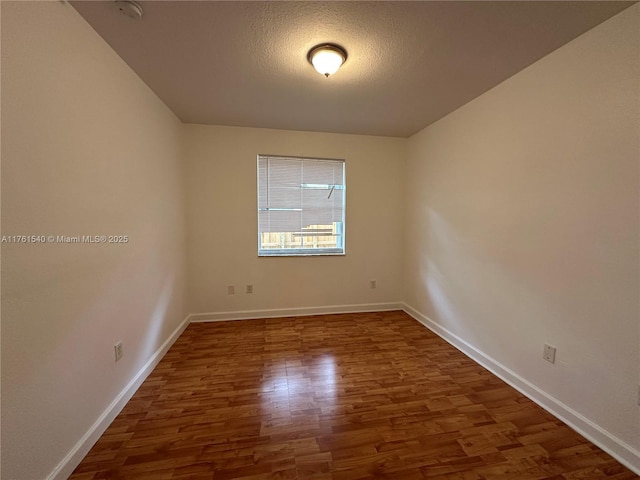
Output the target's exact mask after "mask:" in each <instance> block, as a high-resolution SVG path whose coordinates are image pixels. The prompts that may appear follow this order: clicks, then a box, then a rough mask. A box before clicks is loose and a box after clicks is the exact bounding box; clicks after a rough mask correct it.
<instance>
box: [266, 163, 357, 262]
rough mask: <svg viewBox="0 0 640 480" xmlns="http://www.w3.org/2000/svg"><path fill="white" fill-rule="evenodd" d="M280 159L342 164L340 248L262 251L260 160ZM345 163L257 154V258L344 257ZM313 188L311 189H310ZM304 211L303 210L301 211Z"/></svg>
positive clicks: (272, 249) (273, 249)
mask: <svg viewBox="0 0 640 480" xmlns="http://www.w3.org/2000/svg"><path fill="white" fill-rule="evenodd" d="M268 157H273V158H281V159H292V160H298V161H300V162H301V163H302V162H303V161H304V160H312V161H320V162H322V161H326V162H340V163H342V185H341V188H340V190H342V221H341V222H340V224H341V232H340V233H341V234H340V235H339V238H341V246H340V247H330V248H271V249H263V248H261V247H262V238H261V234H262V232H261V231H260V218H259V217H260V211H261V205H260V160H261V159H263V158H268ZM346 173H347V162H346V159H344V158H322V157H311V156H293V155H272V154H263V153H261V154H258V155H257V156H256V197H257V198H256V200H257V201H256V204H257V212H256V213H257V219H256V220H257V221H256V226H257V230H258V233H257V235H256V238H257V243H258V257H322V256H344V255H346V252H347V250H346V216H347V212H346V210H347V179H346ZM312 188H313V187H312ZM303 211H304V210H303Z"/></svg>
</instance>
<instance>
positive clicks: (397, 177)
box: [185, 125, 405, 313]
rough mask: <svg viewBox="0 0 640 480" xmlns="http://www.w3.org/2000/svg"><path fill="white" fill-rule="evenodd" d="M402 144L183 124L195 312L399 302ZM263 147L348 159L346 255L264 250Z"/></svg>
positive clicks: (265, 150)
mask: <svg viewBox="0 0 640 480" xmlns="http://www.w3.org/2000/svg"><path fill="white" fill-rule="evenodd" d="M404 146H405V141H404V140H402V139H393V138H381V137H367V136H357V135H336V134H327V133H310V132H291V131H282V130H267V129H254V128H235V127H215V126H202V125H186V126H185V148H186V161H187V170H188V174H187V192H188V195H187V196H188V210H187V211H188V225H189V228H188V232H189V233H188V249H187V250H188V258H189V260H188V263H189V296H190V301H189V306H190V308H191V312H192V313H210V312H214V313H215V312H227V311H239V310H240V311H246V310H265V309H282V308H296V307H316V306H333V305H356V304H357V305H361V304H371V303H382V302H398V301H399V300H400V299H401V296H402V295H401V291H402V290H401V278H402V227H403V211H402V202H403V195H402V181H403V175H402V165H403V158H404V152H405V150H404ZM261 153H262V154H275V155H292V156H295V155H300V156H310V157H321V158H344V159H346V181H347V187H346V188H347V210H346V252H347V254H346V255H345V256H334V257H295V258H282V257H279V258H265V257H262V258H258V253H257V248H258V247H257V229H258V226H257V197H256V171H257V167H256V156H257V155H258V154H261ZM371 279H375V280H377V286H378V288H376V289H375V290H372V289H370V288H369V280H371ZM246 284H252V285H253V287H254V293H253V294H250V295H248V294H246V293H244V291H245V285H246ZM227 285H235V287H236V294H235V295H228V294H227V289H226V287H227Z"/></svg>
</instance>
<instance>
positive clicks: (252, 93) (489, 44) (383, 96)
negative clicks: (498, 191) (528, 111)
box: [71, 1, 633, 137]
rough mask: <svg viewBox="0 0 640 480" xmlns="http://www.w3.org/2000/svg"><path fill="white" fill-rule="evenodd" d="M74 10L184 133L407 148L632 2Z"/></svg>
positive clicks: (86, 6)
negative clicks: (341, 53)
mask: <svg viewBox="0 0 640 480" xmlns="http://www.w3.org/2000/svg"><path fill="white" fill-rule="evenodd" d="M71 3H72V4H73V6H74V7H75V8H76V9H77V10H78V11H79V12H80V14H81V15H82V16H83V17H84V18H85V19H86V20H87V21H88V22H89V23H90V24H91V25H92V26H93V28H94V29H95V30H96V31H97V32H98V33H99V34H100V35H101V36H102V37H103V38H104V39H105V40H106V41H107V42H108V43H109V44H110V45H111V47H112V48H113V49H114V50H115V51H116V52H117V53H118V54H119V55H120V56H121V57H122V58H123V59H124V61H125V62H127V63H128V64H129V66H130V67H131V68H132V69H133V70H134V71H135V72H136V73H137V74H138V75H139V76H140V78H142V80H143V81H144V82H145V83H147V85H149V87H150V88H151V89H152V90H153V91H154V92H155V93H156V94H157V95H158V96H159V97H160V98H161V99H162V100H163V101H164V102H165V103H166V104H167V105H168V106H169V108H171V109H172V110H173V111H174V112H175V113H176V115H177V116H178V117H179V118H180V119H181V120H182V121H183V122H185V123H201V124H216V125H236V126H252V127H264V128H278V129H289V130H312V131H323V132H340V133H356V134H367V135H386V136H398V137H407V136H410V135H411V134H413V133H415V132H417V131H419V130H421V129H422V128H424V127H425V126H427V125H429V124H430V123H432V122H434V121H436V120H438V119H439V118H442V117H443V116H444V115H446V114H448V113H449V112H452V111H453V110H455V109H456V108H458V107H460V106H461V105H464V104H465V103H467V102H468V101H470V100H471V99H473V98H475V97H477V96H478V95H480V94H482V93H483V92H485V91H487V90H489V89H490V88H492V87H493V86H495V85H497V84H498V83H500V82H502V81H503V80H505V79H506V78H508V77H510V76H511V75H513V74H515V73H516V72H518V71H520V70H522V69H523V68H525V67H527V66H528V65H530V64H531V63H533V62H535V61H536V60H538V59H540V58H541V57H543V56H544V55H546V54H548V53H549V52H551V51H553V50H555V49H556V48H558V47H560V46H561V45H563V44H565V43H567V42H568V41H570V40H572V39H573V38H575V37H577V36H578V35H580V34H582V33H583V32H585V31H587V30H589V29H590V28H592V27H594V26H595V25H597V24H599V23H601V22H603V21H604V20H606V19H607V18H609V17H611V16H612V15H614V14H616V13H617V12H619V11H621V10H622V9H624V8H626V7H627V6H629V5H631V4H632V3H633V2H612V1H605V2H598V1H586V2H562V1H559V2H539V1H531V2H455V1H449V2H339V1H337V2H266V1H265V2H242V1H235V2H233V1H232V2H212V1H194V2H192V1H140V2H138V3H139V4H140V5H142V7H143V9H144V17H143V19H142V20H140V21H135V20H132V19H130V18H128V17H125V16H123V15H122V14H120V13H119V12H118V10H117V8H116V7H115V4H114V2H112V1H109V2H104V1H77V2H71ZM323 42H333V43H338V44H340V45H342V46H343V47H344V48H345V49H346V50H347V51H348V54H349V58H348V59H347V62H346V63H345V64H344V65H343V67H342V68H341V69H340V70H339V71H338V72H337V73H336V74H335V75H333V76H331V77H329V78H324V77H323V76H321V75H320V74H318V73H317V72H316V71H315V70H313V68H312V67H311V65H310V64H309V63H308V62H307V58H306V56H307V52H308V50H309V49H310V48H311V47H313V46H314V45H316V44H318V43H323ZM532 93H533V92H532Z"/></svg>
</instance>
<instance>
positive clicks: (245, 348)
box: [70, 312, 640, 480]
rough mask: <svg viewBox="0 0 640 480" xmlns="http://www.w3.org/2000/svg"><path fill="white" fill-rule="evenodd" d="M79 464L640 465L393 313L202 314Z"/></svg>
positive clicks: (610, 473) (390, 471) (283, 472)
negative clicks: (207, 317) (208, 317)
mask: <svg viewBox="0 0 640 480" xmlns="http://www.w3.org/2000/svg"><path fill="white" fill-rule="evenodd" d="M70 478H72V479H74V480H81V479H82V480H88V479H109V478H112V479H118V478H131V479H152V480H162V479H176V478H181V479H216V480H222V479H243V480H258V479H318V480H319V479H332V480H357V479H367V478H369V479H371V478H380V479H401V480H413V479H425V478H428V479H432V480H444V479H450V480H491V479H505V480H529V479H531V480H533V479H547V480H578V479H581V480H582V479H588V480H598V479H616V480H623V479H637V478H640V477H638V476H636V475H635V474H633V473H632V472H630V471H629V470H627V469H626V468H624V467H623V466H622V465H620V464H619V463H617V462H616V461H615V460H614V459H612V458H611V457H610V456H609V455H607V454H605V453H604V452H603V451H601V450H600V449H598V448H597V447H595V446H594V445H592V444H591V443H589V442H588V441H587V440H585V439H584V438H582V437H580V436H579V435H578V434H576V433H575V432H573V431H572V430H571V429H570V428H568V427H567V426H566V425H564V424H563V423H562V422H560V421H559V420H557V419H555V418H554V417H552V416H551V415H550V414H548V413H546V412H545V411H544V410H542V409H541V408H539V407H538V406H536V405H535V404H534V403H532V402H531V401H530V400H528V399H527V398H526V397H524V396H522V395H521V394H520V393H518V392H517V391H516V390H514V389H512V388H511V387H509V386H507V385H506V384H505V383H504V382H502V381H501V380H500V379H498V378H497V377H495V376H494V375H492V374H491V373H489V372H488V371H486V370H485V369H483V368H482V367H480V366H478V365H477V364H476V363H474V362H473V361H472V360H470V359H469V358H467V357H466V356H464V355H463V354H462V353H460V352H459V351H457V350H456V349H454V348H453V347H451V346H450V345H448V344H447V343H446V342H444V341H443V340H441V339H440V338H438V337H437V336H436V335H434V334H433V333H431V332H430V331H429V330H427V329H426V328H424V327H423V326H422V325H420V324H419V323H417V322H416V321H414V320H413V319H411V318H410V317H409V316H408V315H406V314H405V313H403V312H383V313H374V314H372V313H365V314H348V315H325V316H315V317H298V318H280V319H268V320H244V321H234V322H224V323H196V324H191V325H189V327H188V328H187V329H186V330H185V332H184V333H183V335H182V336H181V337H180V338H179V339H178V341H177V342H176V343H175V344H174V346H173V347H172V348H171V350H170V351H169V352H168V353H167V355H166V356H165V357H164V358H163V360H162V361H161V362H160V364H159V365H158V366H157V367H156V369H155V370H154V371H153V372H152V373H151V375H150V376H149V377H148V379H147V380H146V381H145V382H144V384H143V385H142V386H141V387H140V389H139V390H138V392H136V394H135V396H134V397H133V398H132V399H131V401H130V402H129V403H128V404H127V405H126V407H125V408H124V410H123V411H122V413H121V414H120V415H119V416H118V417H117V418H116V419H115V421H114V422H113V424H112V425H111V426H110V427H109V429H108V430H107V431H106V432H105V433H104V435H103V436H102V437H101V438H100V440H99V441H98V442H97V443H96V445H95V446H94V447H93V449H92V450H91V451H90V452H89V454H88V455H87V456H86V457H85V459H84V460H83V461H82V463H81V464H80V465H79V466H78V467H77V468H76V470H75V472H74V473H73V475H72V476H71V477H70Z"/></svg>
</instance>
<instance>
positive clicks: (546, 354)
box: [542, 343, 556, 363]
mask: <svg viewBox="0 0 640 480" xmlns="http://www.w3.org/2000/svg"><path fill="white" fill-rule="evenodd" d="M542 358H544V359H545V360H546V361H547V362H549V363H556V347H554V346H552V345H548V344H546V343H545V344H544V351H543V352H542Z"/></svg>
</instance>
